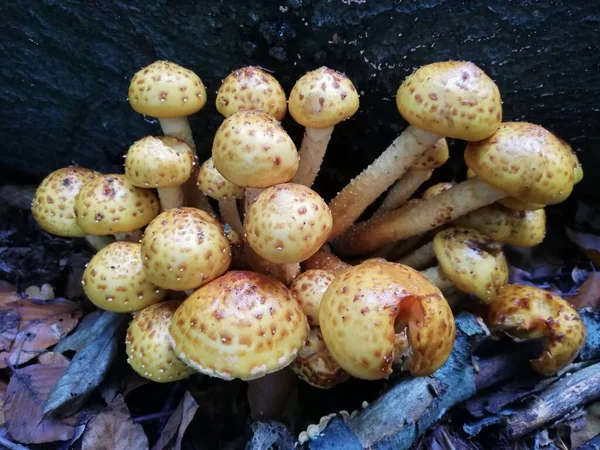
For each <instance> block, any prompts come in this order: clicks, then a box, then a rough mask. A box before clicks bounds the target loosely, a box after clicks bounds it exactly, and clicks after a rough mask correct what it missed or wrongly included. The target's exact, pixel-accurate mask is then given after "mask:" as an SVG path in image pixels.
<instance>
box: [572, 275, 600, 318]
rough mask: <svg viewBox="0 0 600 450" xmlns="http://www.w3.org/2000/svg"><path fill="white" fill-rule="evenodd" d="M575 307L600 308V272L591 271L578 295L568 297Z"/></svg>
mask: <svg viewBox="0 0 600 450" xmlns="http://www.w3.org/2000/svg"><path fill="white" fill-rule="evenodd" d="M568 300H569V303H571V305H573V306H574V307H575V309H577V310H579V309H583V308H587V307H590V308H592V309H598V308H600V273H598V272H590V273H589V275H588V277H587V279H586V280H585V282H584V283H583V284H582V285H581V287H580V288H579V291H578V292H577V294H576V295H574V296H572V297H569V298H568Z"/></svg>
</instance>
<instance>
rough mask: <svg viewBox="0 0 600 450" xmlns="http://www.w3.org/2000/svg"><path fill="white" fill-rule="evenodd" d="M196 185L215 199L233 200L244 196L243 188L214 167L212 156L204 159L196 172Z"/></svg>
mask: <svg viewBox="0 0 600 450" xmlns="http://www.w3.org/2000/svg"><path fill="white" fill-rule="evenodd" d="M198 187H199V188H200V190H201V191H202V192H204V193H205V194H206V195H208V196H209V197H211V198H214V199H215V200H228V199H229V200H234V199H236V198H242V197H243V196H244V188H243V187H240V186H237V185H235V184H233V183H232V182H231V181H229V180H227V179H225V177H224V176H223V175H221V173H220V172H219V171H218V170H217V168H216V167H215V163H214V162H213V159H212V158H208V159H207V160H206V161H204V164H202V165H201V166H200V170H199V172H198Z"/></svg>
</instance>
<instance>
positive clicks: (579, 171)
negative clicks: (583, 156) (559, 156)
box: [558, 138, 583, 184]
mask: <svg viewBox="0 0 600 450" xmlns="http://www.w3.org/2000/svg"><path fill="white" fill-rule="evenodd" d="M558 140H559V141H560V142H561V143H562V144H563V146H564V147H565V148H566V149H567V151H568V152H569V155H570V156H571V161H572V163H573V174H574V176H575V181H574V184H578V183H579V182H580V181H581V180H583V167H582V166H581V163H580V162H579V158H578V157H577V153H575V150H573V148H572V147H571V146H570V145H569V143H568V142H567V141H565V140H564V139H561V138H558Z"/></svg>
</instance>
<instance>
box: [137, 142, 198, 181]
mask: <svg viewBox="0 0 600 450" xmlns="http://www.w3.org/2000/svg"><path fill="white" fill-rule="evenodd" d="M194 163H195V162H194V153H193V152H192V149H191V148H190V147H189V146H188V145H187V144H186V143H185V142H183V141H180V140H179V139H176V138H174V137H171V136H157V137H154V136H146V137H145V138H142V139H140V140H139V141H136V142H134V144H133V145H132V146H131V147H129V150H128V151H127V155H126V156H125V176H126V177H127V179H128V180H129V181H130V182H131V184H133V185H134V186H138V187H145V188H148V187H150V188H154V187H156V188H166V187H176V186H181V185H182V184H184V183H185V182H186V181H187V180H188V179H189V178H190V175H191V173H192V169H193V168H194Z"/></svg>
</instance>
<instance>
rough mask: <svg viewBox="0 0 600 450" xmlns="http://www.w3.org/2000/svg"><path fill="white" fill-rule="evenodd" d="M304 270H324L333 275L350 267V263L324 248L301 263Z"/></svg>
mask: <svg viewBox="0 0 600 450" xmlns="http://www.w3.org/2000/svg"><path fill="white" fill-rule="evenodd" d="M302 266H303V267H304V270H305V271H306V270H311V269H316V270H325V271H327V272H330V273H332V274H333V275H335V276H338V275H340V274H341V273H342V272H344V271H345V270H346V269H349V268H350V267H352V266H351V265H350V264H348V263H346V262H344V261H342V260H341V259H340V258H338V257H337V256H335V255H334V254H333V253H331V252H329V251H326V250H319V251H318V252H317V253H315V254H314V255H312V256H311V257H310V258H308V259H307V260H306V261H304V262H303V263H302Z"/></svg>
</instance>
